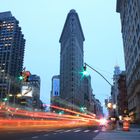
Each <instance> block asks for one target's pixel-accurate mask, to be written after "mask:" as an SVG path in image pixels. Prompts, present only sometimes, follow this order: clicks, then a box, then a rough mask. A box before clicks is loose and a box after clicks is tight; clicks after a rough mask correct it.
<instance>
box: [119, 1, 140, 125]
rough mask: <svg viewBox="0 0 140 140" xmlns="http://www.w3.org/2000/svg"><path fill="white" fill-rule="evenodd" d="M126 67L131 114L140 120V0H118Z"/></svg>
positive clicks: (136, 119) (133, 117)
mask: <svg viewBox="0 0 140 140" xmlns="http://www.w3.org/2000/svg"><path fill="white" fill-rule="evenodd" d="M117 12H118V13H120V18H121V26H122V29H121V31H122V37H123V47H124V55H125V67H126V83H127V96H128V109H129V115H130V116H131V117H132V119H134V120H135V121H139V122H140V104H139V101H140V0H117Z"/></svg>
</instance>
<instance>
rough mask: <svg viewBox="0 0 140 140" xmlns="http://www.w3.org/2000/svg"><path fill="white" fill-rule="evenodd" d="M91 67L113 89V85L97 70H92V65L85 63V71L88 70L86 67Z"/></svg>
mask: <svg viewBox="0 0 140 140" xmlns="http://www.w3.org/2000/svg"><path fill="white" fill-rule="evenodd" d="M87 66H88V67H89V68H91V69H92V70H94V71H95V72H96V73H98V74H99V75H100V76H101V77H102V78H103V79H104V80H105V81H106V82H107V83H108V84H109V85H110V86H111V87H112V84H111V83H110V82H109V81H108V80H107V79H106V78H105V77H104V76H103V75H102V74H101V73H100V72H98V71H97V70H95V69H94V68H92V67H91V66H90V65H88V64H87V63H84V69H86V67H87Z"/></svg>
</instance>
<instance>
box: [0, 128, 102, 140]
mask: <svg viewBox="0 0 140 140" xmlns="http://www.w3.org/2000/svg"><path fill="white" fill-rule="evenodd" d="M98 133H99V130H97V129H95V128H75V129H58V130H50V131H48V130H47V131H45V130H30V131H27V130H22V131H13V130H10V131H8V132H7V131H3V132H0V140H93V138H94V137H95V136H96V135H97V134H98Z"/></svg>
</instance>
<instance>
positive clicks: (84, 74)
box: [82, 66, 89, 77]
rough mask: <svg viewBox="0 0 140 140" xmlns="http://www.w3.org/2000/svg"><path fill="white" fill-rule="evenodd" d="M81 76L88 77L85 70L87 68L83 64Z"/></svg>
mask: <svg viewBox="0 0 140 140" xmlns="http://www.w3.org/2000/svg"><path fill="white" fill-rule="evenodd" d="M82 74H83V76H85V77H88V76H89V73H88V72H87V68H86V66H83V72H82Z"/></svg>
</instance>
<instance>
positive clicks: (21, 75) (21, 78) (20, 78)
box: [18, 72, 24, 81]
mask: <svg viewBox="0 0 140 140" xmlns="http://www.w3.org/2000/svg"><path fill="white" fill-rule="evenodd" d="M18 79H19V80H20V81H23V79H24V77H23V72H20V75H19V77H18Z"/></svg>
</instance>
